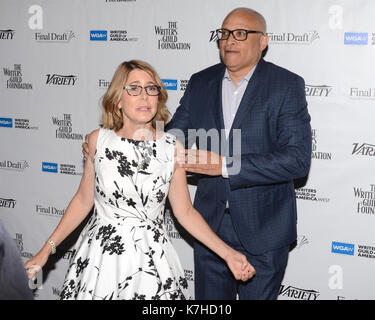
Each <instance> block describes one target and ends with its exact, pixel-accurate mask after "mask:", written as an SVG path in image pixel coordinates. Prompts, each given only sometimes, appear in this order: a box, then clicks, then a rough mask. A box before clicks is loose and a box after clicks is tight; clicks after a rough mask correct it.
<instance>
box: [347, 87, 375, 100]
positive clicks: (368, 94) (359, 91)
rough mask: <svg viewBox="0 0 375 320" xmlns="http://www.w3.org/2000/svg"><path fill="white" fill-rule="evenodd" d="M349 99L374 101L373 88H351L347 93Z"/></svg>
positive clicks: (374, 91) (374, 92)
mask: <svg viewBox="0 0 375 320" xmlns="http://www.w3.org/2000/svg"><path fill="white" fill-rule="evenodd" d="M349 98H350V99H354V100H375V88H358V87H352V88H350V91H349Z"/></svg>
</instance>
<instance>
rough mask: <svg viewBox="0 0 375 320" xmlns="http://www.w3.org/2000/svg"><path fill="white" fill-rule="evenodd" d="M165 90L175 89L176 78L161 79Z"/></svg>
mask: <svg viewBox="0 0 375 320" xmlns="http://www.w3.org/2000/svg"><path fill="white" fill-rule="evenodd" d="M162 81H163V84H164V87H165V89H166V90H177V80H171V79H162Z"/></svg>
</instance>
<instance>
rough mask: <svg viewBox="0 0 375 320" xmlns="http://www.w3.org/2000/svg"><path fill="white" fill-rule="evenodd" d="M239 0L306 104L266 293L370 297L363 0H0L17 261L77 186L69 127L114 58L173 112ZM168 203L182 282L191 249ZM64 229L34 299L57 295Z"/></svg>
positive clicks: (76, 141) (77, 138) (371, 44)
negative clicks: (303, 149) (292, 212)
mask: <svg viewBox="0 0 375 320" xmlns="http://www.w3.org/2000/svg"><path fill="white" fill-rule="evenodd" d="M240 6H247V7H251V8H253V9H255V10H257V11H259V12H261V13H262V14H263V15H264V16H265V18H266V20H267V22H268V34H269V36H270V45H269V50H268V53H267V55H266V60H268V61H271V62H274V63H276V64H279V65H281V66H283V67H285V68H287V69H289V70H291V71H293V72H296V73H298V74H299V75H301V76H302V77H303V78H304V79H305V81H306V95H307V100H308V103H309V112H310V114H311V116H312V128H313V139H314V141H313V150H314V151H313V159H312V167H311V171H310V175H309V178H308V181H307V183H306V185H304V186H303V187H302V188H299V189H297V197H298V235H299V236H298V243H297V246H296V248H295V249H294V250H293V251H291V253H290V259H289V263H288V267H287V271H286V275H285V278H284V280H283V283H282V286H281V288H280V294H279V299H291V300H301V299H303V300H314V299H319V300H321V299H374V298H375V277H374V270H375V268H374V262H375V260H374V258H375V236H374V227H375V171H374V159H375V134H374V133H375V129H374V125H373V123H374V120H375V77H374V71H375V68H374V67H375V25H374V23H373V13H374V12H375V2H374V1H373V0H355V1H354V0H335V1H334V0H315V1H307V0H267V1H260V0H247V1H236V0H205V1H200V0H189V1H182V0H158V1H152V0H133V1H131V0H127V1H126V0H122V1H121V0H117V1H114V0H112V1H109V0H108V1H106V0H80V1H76V0H75V1H73V0H64V1H58V0H49V1H47V0H45V1H42V0H38V1H37V0H35V1H34V0H32V1H31V0H17V1H14V0H1V1H0V66H1V70H0V146H1V149H0V150H1V151H0V219H1V220H2V221H3V222H4V223H5V226H6V227H7V229H8V231H9V233H10V234H11V235H12V237H13V238H14V240H15V241H16V243H17V246H18V249H19V251H20V255H21V256H22V258H23V261H26V260H27V259H28V258H29V257H31V256H32V255H33V254H35V253H36V252H37V251H38V250H39V249H40V248H41V246H42V245H43V244H44V242H45V241H46V240H47V238H48V236H49V235H50V234H51V232H52V231H53V230H54V228H55V227H56V226H57V224H58V222H59V220H60V218H61V216H62V214H63V213H64V210H65V208H66V207H67V205H68V203H69V201H70V200H71V198H72V197H73V195H74V193H75V192H76V190H77V188H78V185H79V182H80V178H81V174H82V172H83V166H82V155H81V144H82V140H83V138H84V135H85V134H86V133H89V132H91V131H92V130H94V129H96V128H97V127H98V124H99V119H100V114H101V109H100V108H101V107H100V98H101V97H102V96H103V94H104V92H105V90H106V88H107V87H108V85H109V81H110V80H111V77H112V75H113V73H114V71H115V69H116V67H117V66H118V65H119V64H120V63H121V62H122V61H124V60H130V59H134V58H136V59H142V60H145V61H148V62H149V63H151V64H152V65H153V66H154V67H155V68H156V70H157V71H158V72H159V74H160V76H161V78H163V79H164V81H165V86H166V87H167V89H168V93H169V100H168V107H169V110H170V112H171V113H172V114H173V112H174V111H175V110H176V108H177V106H178V101H179V99H180V98H181V96H182V95H183V93H184V90H185V87H186V84H187V81H188V80H189V78H190V76H191V75H192V74H193V73H194V72H197V71H199V70H201V69H203V68H206V67H208V66H210V65H212V64H216V63H218V62H219V54H218V50H217V45H216V42H215V39H214V37H213V35H214V34H213V33H212V31H213V30H215V29H217V28H219V27H220V25H221V22H222V20H223V18H224V17H225V15H226V14H227V13H228V12H229V11H231V10H232V9H233V8H235V7H240ZM166 29H167V30H166ZM168 35H169V36H168ZM190 191H191V195H192V196H194V192H195V187H194V186H190ZM170 214H171V212H170V211H167V216H166V223H167V227H168V230H169V231H170V236H171V238H172V241H173V242H174V244H175V247H176V249H177V250H178V253H179V255H180V258H181V260H182V263H183V266H184V269H185V273H186V276H187V277H188V279H189V284H190V288H191V291H192V293H193V281H194V264H193V255H192V248H191V246H190V245H189V244H188V243H187V242H186V241H185V240H184V239H183V238H181V236H180V234H179V233H178V231H177V230H176V227H175V225H174V221H173V219H172V218H171V217H170ZM75 239H76V238H75V237H74V236H72V237H70V238H69V239H68V241H66V242H64V243H63V244H62V245H61V246H59V248H58V251H57V254H56V255H55V256H53V257H52V258H51V260H50V262H49V264H48V265H47V267H46V268H45V270H44V274H43V276H44V279H43V283H42V281H38V284H39V285H40V284H41V283H42V285H41V286H39V288H38V289H37V290H35V296H36V298H37V299H57V298H58V294H59V291H60V287H61V284H62V281H63V278H64V276H65V272H66V269H67V267H68V259H69V257H70V254H71V251H70V249H71V246H72V244H74V241H75Z"/></svg>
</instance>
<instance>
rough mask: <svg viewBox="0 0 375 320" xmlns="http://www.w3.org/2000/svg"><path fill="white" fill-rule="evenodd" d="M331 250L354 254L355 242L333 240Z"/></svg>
mask: <svg viewBox="0 0 375 320" xmlns="http://www.w3.org/2000/svg"><path fill="white" fill-rule="evenodd" d="M331 252H332V253H340V254H346V255H350V256H354V244H351V243H341V242H335V241H332V247H331Z"/></svg>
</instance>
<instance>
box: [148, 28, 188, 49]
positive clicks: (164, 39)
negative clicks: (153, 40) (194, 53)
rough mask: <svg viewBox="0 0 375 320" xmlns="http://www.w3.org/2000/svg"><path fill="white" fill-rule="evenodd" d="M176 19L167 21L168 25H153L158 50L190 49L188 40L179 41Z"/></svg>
mask: <svg viewBox="0 0 375 320" xmlns="http://www.w3.org/2000/svg"><path fill="white" fill-rule="evenodd" d="M177 23H178V22H177V21H169V22H168V26H166V27H162V26H160V25H159V26H155V34H156V35H157V36H159V39H158V49H159V50H190V49H191V43H190V42H179V35H178V27H177Z"/></svg>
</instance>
